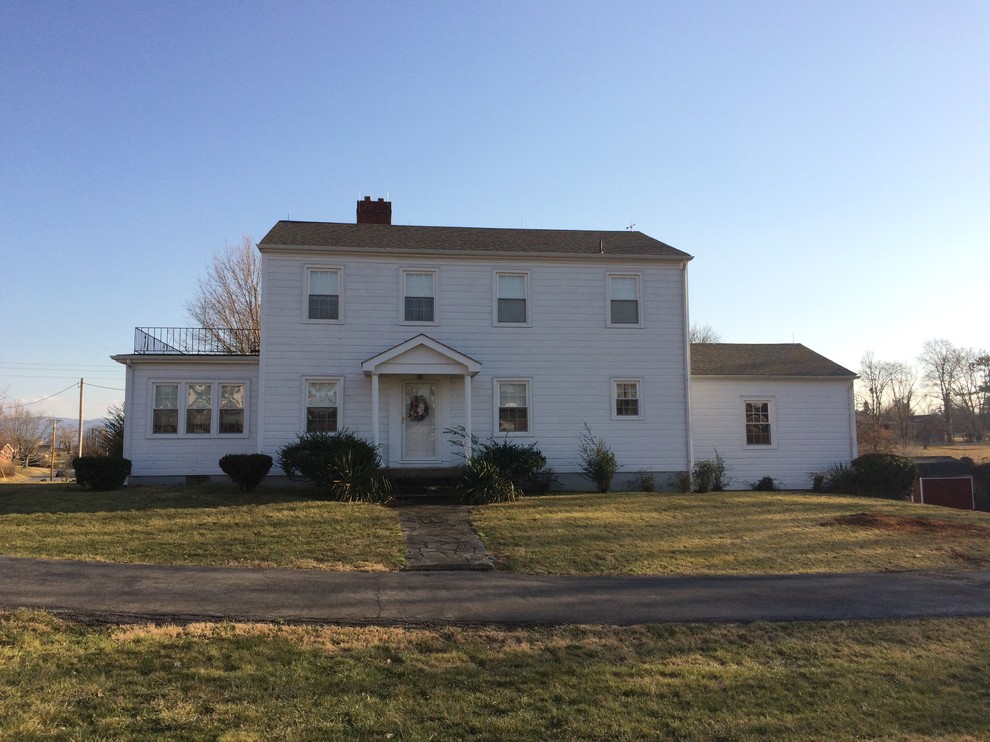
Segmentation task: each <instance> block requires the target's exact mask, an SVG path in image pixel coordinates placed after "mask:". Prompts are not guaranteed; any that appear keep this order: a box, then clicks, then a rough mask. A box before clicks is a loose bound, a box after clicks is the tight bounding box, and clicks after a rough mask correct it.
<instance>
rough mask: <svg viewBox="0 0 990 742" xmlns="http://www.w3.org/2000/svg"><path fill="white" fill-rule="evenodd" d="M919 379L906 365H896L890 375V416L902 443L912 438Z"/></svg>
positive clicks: (893, 365)
mask: <svg viewBox="0 0 990 742" xmlns="http://www.w3.org/2000/svg"><path fill="white" fill-rule="evenodd" d="M917 383H918V377H917V374H916V373H915V371H914V369H913V368H912V367H911V366H909V365H908V364H906V363H894V364H892V367H891V373H890V414H891V417H892V418H893V422H894V425H895V426H896V427H897V436H898V438H900V440H901V442H902V443H906V442H907V441H909V440H910V439H911V437H912V433H913V431H912V430H911V416H912V415H913V414H914V393H915V386H916V385H917Z"/></svg>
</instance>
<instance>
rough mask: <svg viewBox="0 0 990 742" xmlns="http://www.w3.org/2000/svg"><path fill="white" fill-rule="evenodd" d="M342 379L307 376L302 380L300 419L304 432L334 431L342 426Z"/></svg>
mask: <svg viewBox="0 0 990 742" xmlns="http://www.w3.org/2000/svg"><path fill="white" fill-rule="evenodd" d="M343 399H344V396H343V380H342V379H340V378H335V377H322V376H309V377H306V378H304V379H303V380H302V419H301V421H300V429H301V430H302V431H303V432H304V433H336V432H337V431H339V430H340V429H341V428H342V424H341V420H342V419H343V415H342V407H343V405H342V402H343Z"/></svg>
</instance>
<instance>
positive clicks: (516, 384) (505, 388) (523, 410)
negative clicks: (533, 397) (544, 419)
mask: <svg viewBox="0 0 990 742" xmlns="http://www.w3.org/2000/svg"><path fill="white" fill-rule="evenodd" d="M496 386H497V388H498V391H497V394H498V430H499V432H500V433H528V432H529V382H526V381H499V382H497V383H496Z"/></svg>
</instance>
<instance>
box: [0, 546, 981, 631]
mask: <svg viewBox="0 0 990 742" xmlns="http://www.w3.org/2000/svg"><path fill="white" fill-rule="evenodd" d="M0 607H2V608H7V609H10V608H18V607H24V608H40V609H44V610H49V611H54V612H58V613H65V614H69V615H71V616H75V617H79V618H85V619H87V620H96V621H100V620H106V621H124V622H127V621H189V620H215V619H230V620H245V621H285V622H313V623H335V624H393V625H394V624H442V623H449V624H504V625H543V624H545V625H554V624H569V623H578V624H610V625H612V624H614V625H629V624H639V623H662V622H680V621H743V622H748V621H805V620H826V621H831V620H860V619H881V618H914V617H923V616H990V572H953V573H933V572H896V573H857V574H817V575H761V576H747V577H737V576H725V577H693V576H692V577H655V576H651V577H610V576H606V577H600V576H595V577H566V576H538V575H518V574H506V573H498V572H464V571H458V572H385V573H360V572H358V573H355V572H321V571H316V570H287V569H242V568H215V567H188V566H174V567H173V566H153V565H140V564H104V563H94V562H76V561H57V560H45V559H21V558H16V557H0Z"/></svg>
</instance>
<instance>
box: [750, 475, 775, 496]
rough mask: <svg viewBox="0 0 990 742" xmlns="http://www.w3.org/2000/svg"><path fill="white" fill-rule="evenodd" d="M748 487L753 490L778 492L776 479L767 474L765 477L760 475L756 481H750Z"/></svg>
mask: <svg viewBox="0 0 990 742" xmlns="http://www.w3.org/2000/svg"><path fill="white" fill-rule="evenodd" d="M750 487H752V488H753V492H779V491H780V485H779V484H777V480H776V479H774V478H773V477H771V476H770V475H769V474H767V475H766V476H765V477H761V478H760V480H759V481H758V482H751V483H750Z"/></svg>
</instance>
